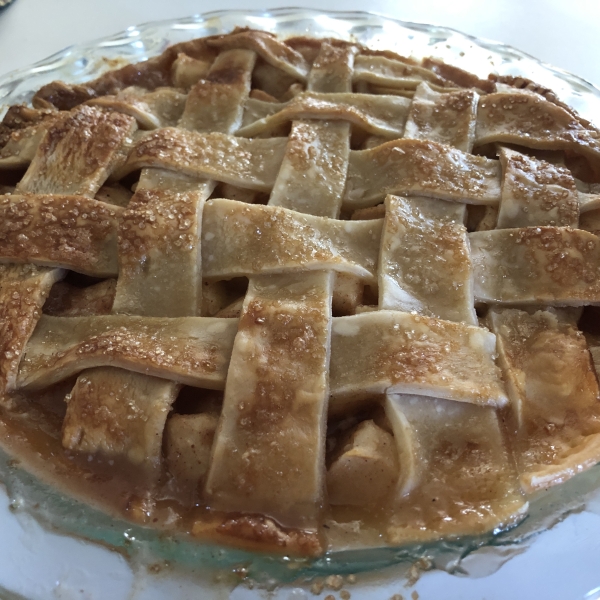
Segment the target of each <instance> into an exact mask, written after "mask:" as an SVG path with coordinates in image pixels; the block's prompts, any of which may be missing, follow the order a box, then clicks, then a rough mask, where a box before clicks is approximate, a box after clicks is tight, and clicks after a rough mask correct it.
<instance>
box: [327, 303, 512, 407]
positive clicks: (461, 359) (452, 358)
mask: <svg viewBox="0 0 600 600" xmlns="http://www.w3.org/2000/svg"><path fill="white" fill-rule="evenodd" d="M495 350H496V338H495V336H494V334H492V333H490V332H489V331H488V330H487V329H483V328H481V327H473V326H470V325H463V324H462V323H453V322H451V321H443V320H441V319H434V318H431V317H424V316H420V315H415V314H410V313H405V312H396V311H388V310H379V311H374V312H366V313H362V314H358V315H354V316H350V317H337V318H334V319H333V328H332V337H331V366H330V380H329V385H330V392H331V404H332V408H334V407H335V409H336V412H340V410H338V408H339V407H340V406H342V405H343V404H345V403H348V402H351V401H353V400H355V399H357V398H360V397H366V396H369V395H374V394H382V393H385V392H387V393H402V394H420V395H424V396H433V397H436V398H447V399H449V400H458V401H461V402H470V403H472V404H477V405H490V406H504V405H505V404H506V403H507V402H508V399H507V397H506V395H505V392H504V386H503V384H502V379H501V374H500V369H499V368H498V367H497V366H496V365H495V363H494V354H495Z"/></svg>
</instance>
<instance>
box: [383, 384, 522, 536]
mask: <svg viewBox="0 0 600 600" xmlns="http://www.w3.org/2000/svg"><path fill="white" fill-rule="evenodd" d="M385 410H386V414H387V416H388V418H389V420H390V422H391V423H392V427H393V430H394V437H395V439H396V443H397V445H398V451H399V455H400V464H401V471H400V473H401V479H400V481H399V485H398V489H397V496H396V499H395V501H394V512H393V515H392V517H391V519H390V524H389V526H388V529H387V541H388V542H389V543H391V544H406V543H415V542H424V541H428V540H437V539H439V538H440V537H447V536H465V535H481V534H483V533H485V532H487V531H490V530H493V529H505V528H507V527H509V526H511V525H515V524H516V523H518V521H520V520H521V519H522V518H523V517H524V516H525V514H526V511H527V503H526V502H525V501H524V499H523V497H522V495H521V493H520V489H519V484H518V480H517V476H516V473H515V470H514V467H513V466H512V464H511V463H512V461H511V458H510V457H509V454H508V452H507V449H506V447H505V443H504V439H503V435H502V432H501V429H500V424H499V421H498V416H497V414H496V411H495V410H494V409H493V408H491V407H487V406H475V405H473V404H466V403H464V402H452V401H450V400H442V399H440V398H424V397H422V396H407V395H388V396H387V398H386V401H385Z"/></svg>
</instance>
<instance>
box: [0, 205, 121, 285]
mask: <svg viewBox="0 0 600 600" xmlns="http://www.w3.org/2000/svg"><path fill="white" fill-rule="evenodd" d="M122 213H123V209H122V208H120V207H117V206H111V205H109V204H105V203H104V202H99V201H97V200H93V199H91V198H86V197H85V196H63V195H59V194H40V195H31V194H26V195H21V194H9V195H5V196H0V262H14V263H20V262H26V261H27V262H32V263H34V264H36V265H42V266H52V267H64V268H66V269H71V270H73V271H77V272H79V273H85V274H87V275H92V276H95V277H111V276H113V277H114V276H116V275H117V274H118V272H119V264H118V258H117V223H118V219H119V217H120V216H121V214H122Z"/></svg>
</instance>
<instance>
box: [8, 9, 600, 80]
mask: <svg viewBox="0 0 600 600" xmlns="http://www.w3.org/2000/svg"><path fill="white" fill-rule="evenodd" d="M290 4H292V5H301V6H303V7H308V8H318V9H321V10H369V11H371V12H375V13H380V14H384V15H387V16H390V17H395V18H398V19H403V20H405V21H416V22H422V23H436V24H439V25H445V26H447V27H453V28H455V29H458V30H460V31H463V32H464V33H468V34H471V35H474V36H477V37H483V38H488V39H491V40H496V41H500V42H503V43H505V44H510V45H512V46H515V47H516V48H519V49H520V50H523V51H525V52H528V53H529V54H532V55H533V56H535V57H536V58H539V59H540V60H543V61H545V62H549V63H551V64H553V65H554V66H557V67H561V68H563V69H566V70H567V71H571V72H572V73H575V74H577V75H580V76H581V77H584V78H585V79H587V80H589V81H591V82H592V83H595V84H596V85H598V86H600V60H598V57H599V56H600V2H598V1H597V0H569V1H567V0H496V1H494V2H489V1H488V2H486V1H484V0H419V1H418V2H406V1H402V0H370V1H369V2H365V1H364V0H346V1H345V2H340V1H339V0H312V1H307V0H304V1H301V0H300V1H293V2H290ZM277 6H285V2H281V0H276V1H275V2H273V1H269V0H262V2H257V1H256V0H219V1H218V2H198V1H197V0H168V1H164V0H163V1H161V0H15V2H14V4H13V5H11V6H10V7H9V8H7V9H5V10H4V11H2V12H0V76H1V75H3V74H5V73H7V72H8V71H11V70H13V69H17V68H19V67H24V66H26V65H29V64H31V63H33V62H36V61H38V60H41V59H43V58H46V57H47V56H49V55H50V54H52V53H54V52H57V51H58V50H61V49H62V48H64V47H65V46H69V45H71V44H74V43H77V42H84V41H89V40H93V39H95V38H98V37H103V36H106V35H110V34H114V33H117V32H118V31H121V30H123V29H125V28H127V27H128V26H130V25H138V24H140V23H145V22H147V21H154V20H160V19H169V18H176V17H185V16H189V15H193V14H195V13H201V12H207V11H210V10H217V9H219V10H221V9H233V8H235V9H244V8H252V9H257V8H261V7H264V8H274V7H277Z"/></svg>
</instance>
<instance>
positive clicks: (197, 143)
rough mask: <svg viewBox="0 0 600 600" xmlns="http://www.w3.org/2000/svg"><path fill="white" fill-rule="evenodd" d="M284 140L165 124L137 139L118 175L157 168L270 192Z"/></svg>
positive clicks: (122, 175)
mask: <svg viewBox="0 0 600 600" xmlns="http://www.w3.org/2000/svg"><path fill="white" fill-rule="evenodd" d="M286 143H287V139H286V138H268V139H252V140H248V139H245V138H238V137H234V136H232V135H227V134H224V133H218V132H214V133H196V132H194V131H185V130H183V129H177V128H173V127H167V128H165V129H158V130H156V131H152V132H150V133H149V134H148V135H147V136H145V137H143V138H142V139H141V140H140V141H138V143H137V144H136V145H135V147H134V148H133V150H132V151H131V153H130V154H129V157H128V158H127V162H126V163H125V164H124V165H123V167H122V168H121V169H120V170H119V172H118V174H117V176H118V178H121V177H124V176H125V175H127V174H129V173H131V172H132V171H135V170H137V169H141V168H144V167H156V168H162V169H167V170H171V171H176V172H178V173H180V174H183V175H190V176H195V177H206V178H208V179H213V180H215V181H223V182H225V183H231V184H232V185H237V186H240V187H245V188H250V189H253V190H258V191H262V192H269V191H270V190H271V188H272V187H273V184H274V183H275V178H276V177H277V172H278V171H279V167H280V166H281V160H282V158H283V152H284V149H285V146H286Z"/></svg>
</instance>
